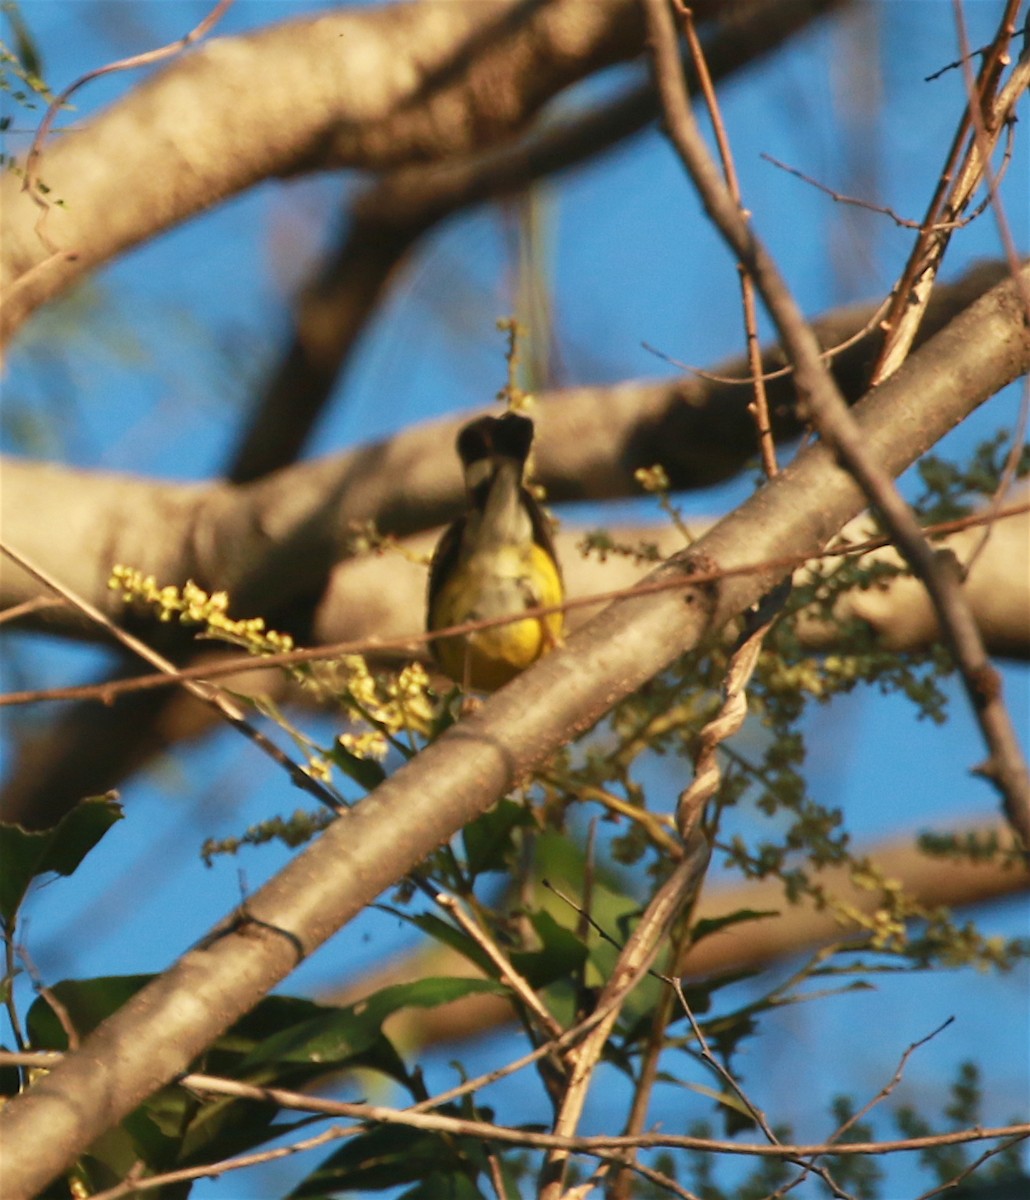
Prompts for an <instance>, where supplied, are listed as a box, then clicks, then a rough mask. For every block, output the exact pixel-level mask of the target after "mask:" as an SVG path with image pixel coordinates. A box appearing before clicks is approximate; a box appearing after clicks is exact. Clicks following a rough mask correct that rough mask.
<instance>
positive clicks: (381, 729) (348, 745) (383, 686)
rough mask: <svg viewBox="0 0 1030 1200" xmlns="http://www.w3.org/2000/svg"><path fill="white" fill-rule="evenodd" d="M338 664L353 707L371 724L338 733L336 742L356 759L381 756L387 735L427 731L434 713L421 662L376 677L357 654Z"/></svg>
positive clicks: (347, 656) (435, 714) (386, 746)
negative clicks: (368, 727) (369, 726)
mask: <svg viewBox="0 0 1030 1200" xmlns="http://www.w3.org/2000/svg"><path fill="white" fill-rule="evenodd" d="M338 665H339V666H340V667H342V668H343V670H344V672H345V674H346V683H345V686H346V689H347V691H348V693H349V694H350V697H351V699H352V701H353V702H354V705H355V707H356V708H357V709H358V711H359V712H360V714H361V715H362V716H363V717H364V718H365V719H366V720H368V721H369V722H370V723H371V725H372V726H373V727H372V728H371V729H366V730H362V731H361V732H360V733H341V734H340V735H339V738H338V741H339V743H340V745H341V746H343V748H344V749H345V750H349V751H350V753H351V754H354V755H356V756H357V757H359V758H384V757H385V756H386V751H387V749H388V748H389V737H390V736H391V735H396V734H399V733H404V732H406V731H410V732H412V733H419V734H423V735H427V734H428V733H429V731H430V729H431V728H432V725H433V722H434V721H435V719H436V716H437V712H436V705H435V704H434V702H433V701H432V700H431V699H430V697H429V694H428V688H429V676H428V675H427V674H426V671H425V668H424V667H423V666H422V664H421V663H411V664H410V665H409V666H406V667H404V668H403V670H402V671H401V672H400V673H399V674H398V675H396V676H380V677H379V678H376V677H375V676H373V675H372V673H371V672H370V671H369V669H368V664H367V663H366V662H365V660H364V659H363V658H362V657H361V656H360V655H358V654H348V655H346V656H345V657H344V658H343V659H341V660H340V662H339V664H338Z"/></svg>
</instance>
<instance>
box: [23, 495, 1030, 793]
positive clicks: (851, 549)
mask: <svg viewBox="0 0 1030 1200" xmlns="http://www.w3.org/2000/svg"><path fill="white" fill-rule="evenodd" d="M1027 511H1030V502H1028V501H1021V502H1018V503H1016V504H1010V505H1006V506H1005V508H1003V509H1002V510H1001V511H1000V512H998V513H991V514H986V515H985V514H983V513H974V514H972V515H970V516H968V517H960V518H958V519H956V520H953V521H941V522H939V523H937V524H935V525H927V526H925V527H924V529H923V532H924V533H926V534H928V535H931V536H945V535H947V534H950V533H957V532H959V531H960V530H963V529H970V528H973V527H975V526H977V525H985V524H987V523H989V522H990V521H994V520H999V519H1003V518H1006V517H1015V516H1020V515H1021V514H1023V513H1025V512H1027ZM890 544H891V538H890V537H874V538H866V539H864V540H863V541H861V542H845V543H840V544H838V545H834V546H829V547H827V548H825V549H824V550H822V551H821V552H820V554H818V555H808V556H806V557H804V558H801V557H799V556H798V555H784V556H782V557H778V558H767V559H761V560H758V561H755V562H753V563H746V564H743V565H741V566H735V567H727V568H718V569H712V570H703V571H702V570H695V571H693V572H691V573H690V574H689V575H683V576H678V577H676V578H674V579H663V580H652V581H649V582H643V583H638V584H633V585H632V586H630V587H624V588H615V589H612V590H611V591H607V592H591V593H590V594H589V595H586V596H577V597H575V598H573V599H571V600H565V601H564V602H563V603H562V604H555V605H539V606H537V607H534V608H527V609H525V610H524V611H523V613H522V614H521V615H520V617H519V619H520V620H521V619H523V618H524V617H543V616H547V615H548V614H549V613H554V612H569V611H573V610H575V609H578V608H590V607H592V606H595V605H598V604H605V603H608V602H610V601H613V600H619V599H622V598H624V597H626V596H646V595H652V594H654V593H656V592H664V591H670V590H675V589H677V588H686V587H691V586H696V585H697V584H703V583H714V582H717V581H719V580H721V579H729V578H732V577H734V576H739V575H750V574H756V573H760V572H765V571H770V570H778V569H780V568H782V569H783V570H784V571H785V572H786V571H790V570H794V569H796V568H798V567H802V566H804V565H805V563H806V562H812V561H814V560H815V559H816V558H844V557H849V556H851V555H858V554H867V553H868V552H869V551H871V550H880V549H882V548H883V547H885V546H889V545H890ZM510 620H512V618H511V617H491V618H488V619H483V620H479V621H467V622H465V623H464V624H461V625H452V626H448V627H447V628H446V629H438V630H435V631H434V632H432V633H410V634H405V635H404V636H402V637H392V638H360V639H355V640H353V641H347V642H333V643H331V644H328V645H325V646H307V647H303V648H301V649H296V650H288V651H283V652H282V653H281V654H267V655H261V656H260V657H255V656H254V655H252V654H248V655H246V656H240V657H236V656H232V657H227V658H225V659H221V660H219V661H217V662H210V663H206V664H203V665H200V666H194V667H184V668H180V669H176V670H174V671H171V672H162V673H160V674H157V675H137V676H135V677H133V678H131V679H113V680H109V681H107V682H104V683H92V684H82V685H77V686H72V687H59V688H42V689H38V690H33V691H18V692H4V693H2V694H0V708H5V707H11V706H15V705H22V704H38V703H42V702H43V701H50V700H99V701H101V702H103V703H104V704H110V703H111V702H112V701H113V700H115V699H116V698H117V697H118V696H123V695H127V694H131V693H133V692H139V691H147V690H150V689H152V688H161V687H172V686H174V685H175V684H179V683H181V684H184V685H185V684H186V683H188V682H190V681H193V680H207V679H218V678H221V677H223V676H226V675H237V674H241V673H245V672H247V671H263V670H267V669H268V668H269V667H288V666H295V665H296V664H298V663H306V662H318V661H321V660H324V659H332V658H339V657H341V656H343V655H347V654H376V653H382V652H384V651H387V650H403V651H409V652H414V650H415V649H416V647H418V646H419V645H420V644H424V643H425V642H427V641H429V640H431V639H433V638H438V637H453V636H456V635H462V634H467V633H475V632H477V631H479V630H481V629H489V628H492V627H493V626H496V625H503V624H505V623H506V622H508V621H510ZM598 799H600V800H602V803H608V804H609V807H616V804H615V802H614V801H609V800H603V799H602V798H601V797H598Z"/></svg>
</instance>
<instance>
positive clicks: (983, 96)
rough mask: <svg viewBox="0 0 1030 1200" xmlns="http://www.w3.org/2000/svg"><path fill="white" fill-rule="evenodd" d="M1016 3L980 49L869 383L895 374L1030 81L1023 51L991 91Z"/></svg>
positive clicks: (1028, 58)
mask: <svg viewBox="0 0 1030 1200" xmlns="http://www.w3.org/2000/svg"><path fill="white" fill-rule="evenodd" d="M1019 4H1020V0H1006V4H1005V9H1004V11H1003V13H1002V17H1001V20H1000V22H999V25H998V32H997V33H996V34H995V37H994V39H993V40H992V42H991V45H990V47H989V48H988V50H987V51H986V53H985V55H984V60H983V64H982V66H981V69H980V74H979V77H978V79H977V81H976V85H975V88H974V89H973V90H972V91H971V93H970V97H969V102H968V104H967V106H966V110H965V112H964V113H963V114H962V119H961V120H960V122H959V126H958V129H957V130H956V132H955V137H954V140H953V141H952V144H951V147H950V149H949V151H948V156H947V159H946V161H945V165H944V168H943V170H942V171H941V176H940V181H939V182H938V184H937V188H936V190H935V192H934V195H933V198H932V199H931V201H930V204H929V207H928V208H927V212H926V217H925V219H924V221H923V225H922V230H921V233H920V236H919V237H918V238H917V240H916V244H915V246H914V247H913V250H912V253H911V255H910V256H909V260H908V263H907V264H906V267H905V270H904V272H903V274H902V276H901V279H900V280H899V281H898V283H897V285H896V287H895V289H894V292H893V294H892V298H891V308H890V311H889V312H888V314H887V317H886V319H885V321H884V326H885V328H886V330H887V338H886V341H885V342H884V346H883V349H882V351H881V352H880V358H879V361H878V362H877V365H876V368H875V369H874V371H873V376H872V383H873V384H877V383H881V382H882V381H883V380H884V379H886V378H887V377H888V376H889V375H891V374H893V372H894V371H896V370H897V368H898V367H899V366H900V365H901V363H902V362H903V361H904V359H905V358H906V356H907V355H908V352H909V349H910V347H911V345H912V339H913V338H914V337H915V334H916V331H917V330H918V328H919V324H920V322H921V321H922V318H923V313H924V311H925V308H926V303H927V301H928V299H929V296H930V292H931V291H932V289H933V285H934V282H935V280H936V278H937V272H938V270H939V268H940V264H941V261H942V260H943V258H944V253H945V250H946V249H947V247H948V242H949V241H950V239H951V229H952V228H954V224H955V222H956V221H957V219H958V216H959V214H960V213H961V212H962V211H963V209H964V208H965V207H966V206H967V205H968V204H969V202H970V200H971V199H972V197H973V195H974V193H975V192H976V190H977V188H978V187H979V186H980V184H981V183H982V182H983V180H984V178H985V172H986V170H987V167H988V163H989V158H990V155H991V153H992V152H993V150H994V147H995V146H996V145H997V141H998V138H999V137H1000V136H1001V133H1002V130H1003V129H1004V128H1005V125H1006V123H1007V122H1008V121H1010V120H1011V119H1012V117H1013V115H1014V112H1015V106H1016V103H1017V101H1018V99H1019V97H1020V96H1021V95H1022V94H1023V92H1024V91H1026V89H1027V86H1028V84H1030V54H1028V53H1027V52H1026V51H1024V53H1023V55H1022V57H1021V58H1020V60H1019V62H1018V63H1017V64H1016V68H1015V70H1014V71H1013V73H1012V75H1011V76H1010V77H1009V79H1008V81H1007V82H1006V84H1005V86H1004V87H1003V88H1002V90H1001V92H1000V93H999V94H998V95H997V96H996V97H995V94H994V93H995V89H996V87H997V85H998V82H999V79H1000V73H1001V69H1002V66H1003V65H1004V63H1005V61H1006V55H1007V54H1008V47H1009V45H1010V43H1011V41H1012V37H1013V35H1014V33H1015V19H1016V14H1017V13H1018V11H1019ZM977 116H979V118H980V121H981V124H982V127H983V128H984V130H985V131H986V132H985V135H984V137H983V138H982V139H981V138H978V137H977V136H976V129H977V126H976V118H977ZM971 132H972V134H973V136H972V137H970V133H971ZM963 147H965V149H964V150H963Z"/></svg>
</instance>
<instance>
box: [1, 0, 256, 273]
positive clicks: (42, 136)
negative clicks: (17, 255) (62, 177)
mask: <svg viewBox="0 0 1030 1200" xmlns="http://www.w3.org/2000/svg"><path fill="white" fill-rule="evenodd" d="M232 3H233V0H218V3H217V4H216V5H215V7H214V8H213V9H212V10H211V11H210V12H209V13H208V15H207V16H206V17H205V18H204V19H203V20H202V21H201V22H200V24H199V25H196V26H195V27H194V28H193V29H191V30H190V31H189V33H187V34H185V35H184V36H183V37H181V38H178V39H177V40H176V41H174V42H169V43H168V44H167V45H166V46H160V47H158V49H156V50H147V51H145V52H144V53H143V54H133V55H131V56H130V57H129V58H122V59H119V60H118V61H117V62H112V63H107V64H105V65H104V66H102V67H97V68H96V69H95V70H92V71H87V72H86V73H85V75H80V76H79V78H78V79H76V80H75V81H74V83H71V84H69V85H68V87H66V88H65V89H64V91H63V92H61V93H60V94H59V95H58V96H56V97H55V98H54V100H53V101H52V102H51V104H50V107H49V108H48V109H47V110H46V113H45V115H44V117H43V120H42V121H41V122H40V124H39V129H37V130H36V136H35V137H34V138H33V139H32V145H31V146H30V147H29V152H28V155H27V157H26V159H25V178H24V180H23V182H22V191H26V192H28V193H29V195H30V196H31V197H32V199H33V201H34V202H35V203H36V204H37V205H38V206H39V207H40V208H41V209H42V210H43V211H42V212H41V213H40V216H39V220H38V221H37V222H36V234H37V236H38V237H39V239H40V240H41V241H42V243H43V245H44V246H46V248H47V249H48V250H49V251H50V252H51V256H56V255H59V256H61V257H62V258H67V257H72V258H74V257H75V254H74V252H68V251H63V250H61V249H60V248H59V247H57V246H54V245H53V244H52V243H51V241H50V239H49V238H48V237H47V234H46V230H45V222H46V218H47V216H48V215H49V212H50V209H51V207H52V204H51V201H50V200H48V199H47V196H46V193H45V192H44V191H42V190H41V188H40V186H39V163H40V158H41V156H42V153H43V143H44V142H45V141H46V139H47V137H48V135H49V133H50V129H51V126H52V125H53V123H54V121H55V119H56V118H57V114H58V113H59V112H60V111H61V109H62V108H64V106H65V104H67V102H68V100H69V98H70V97H71V96H72V94H73V93H74V92H77V91H78V90H79V88H80V87H82V86H83V85H84V84H87V83H90V82H91V81H92V80H94V79H99V78H101V76H103V75H110V74H111V73H112V72H114V71H127V70H131V69H132V68H135V67H145V66H150V65H151V64H152V63H156V62H160V61H161V60H162V59H166V58H171V57H172V56H173V55H176V54H178V53H179V52H180V51H182V50H185V49H186V48H187V46H190V45H192V44H193V43H194V42H196V41H199V40H200V38H202V37H204V36H205V34H207V33H208V32H209V31H210V30H211V29H212V28H213V27H214V26H215V25H216V24H217V23H218V22H219V21H220V20H221V19H222V17H223V16H224V15H225V13H226V12H227V11H228V9H229V8H230V6H231V5H232ZM46 261H49V260H44V262H46ZM40 265H41V264H40Z"/></svg>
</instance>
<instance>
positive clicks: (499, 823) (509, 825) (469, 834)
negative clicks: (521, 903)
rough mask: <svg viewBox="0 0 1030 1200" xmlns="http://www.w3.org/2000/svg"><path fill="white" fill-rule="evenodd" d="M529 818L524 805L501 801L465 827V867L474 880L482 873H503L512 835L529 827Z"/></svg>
mask: <svg viewBox="0 0 1030 1200" xmlns="http://www.w3.org/2000/svg"><path fill="white" fill-rule="evenodd" d="M531 822H532V817H531V816H530V815H529V813H528V812H527V810H526V807H525V805H522V804H516V803H515V801H514V800H501V801H500V802H499V803H497V804H495V805H494V807H493V808H491V809H490V811H489V812H487V813H484V814H483V815H482V816H481V817H479V818H478V819H477V820H475V821H473V822H471V824H469V825H466V826H465V829H464V831H463V833H462V842H463V844H464V847H465V863H466V865H467V866H468V871H469V874H470V875H471V876H472V878H473V879H474V878H475V877H476V876H477V875H481V874H482V873H483V872H484V871H505V870H507V869H508V856H509V855H510V854H511V852H512V850H513V849H514V842H513V839H512V833H513V831H514V830H515V829H517V828H518V827H519V826H524V825H528V824H530V823H531Z"/></svg>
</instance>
